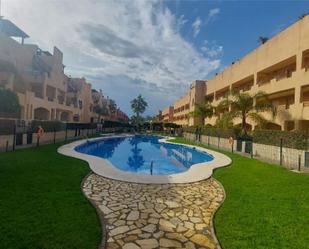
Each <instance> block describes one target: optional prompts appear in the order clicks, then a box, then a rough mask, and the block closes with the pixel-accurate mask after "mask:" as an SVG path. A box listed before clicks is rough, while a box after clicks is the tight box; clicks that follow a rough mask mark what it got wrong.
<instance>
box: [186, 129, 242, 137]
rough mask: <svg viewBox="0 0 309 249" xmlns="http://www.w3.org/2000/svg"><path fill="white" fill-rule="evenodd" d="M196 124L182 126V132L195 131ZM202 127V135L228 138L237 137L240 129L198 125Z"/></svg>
mask: <svg viewBox="0 0 309 249" xmlns="http://www.w3.org/2000/svg"><path fill="white" fill-rule="evenodd" d="M196 128H197V126H190V127H186V128H184V132H188V133H195V132H196ZM199 128H201V129H202V135H206V136H213V137H222V138H229V137H234V138H237V137H238V136H239V134H240V129H237V128H231V129H222V128H215V127H209V126H205V127H199Z"/></svg>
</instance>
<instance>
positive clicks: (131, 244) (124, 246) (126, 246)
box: [122, 243, 141, 249]
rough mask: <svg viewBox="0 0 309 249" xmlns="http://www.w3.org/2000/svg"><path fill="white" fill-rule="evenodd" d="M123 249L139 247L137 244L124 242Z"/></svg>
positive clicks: (137, 248) (138, 248)
mask: <svg viewBox="0 0 309 249" xmlns="http://www.w3.org/2000/svg"><path fill="white" fill-rule="evenodd" d="M122 248H123V249H141V248H140V247H139V246H137V245H136V244H134V243H127V244H124V245H123V247H122Z"/></svg>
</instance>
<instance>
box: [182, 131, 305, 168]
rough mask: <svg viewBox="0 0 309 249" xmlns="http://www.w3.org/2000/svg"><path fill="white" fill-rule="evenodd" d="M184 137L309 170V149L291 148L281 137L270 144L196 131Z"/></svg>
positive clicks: (260, 158)
mask: <svg viewBox="0 0 309 249" xmlns="http://www.w3.org/2000/svg"><path fill="white" fill-rule="evenodd" d="M184 137H185V138H186V139H189V140H191V141H195V142H197V143H201V144H203V145H207V146H209V147H213V148H216V149H223V150H226V151H230V152H232V153H239V154H242V155H244V156H248V157H251V158H255V159H258V160H261V161H265V162H271V163H275V164H279V165H282V166H284V167H286V168H288V169H294V170H298V171H309V151H308V150H306V149H297V148H291V146H288V145H287V143H285V140H284V139H280V144H279V145H268V144H261V143H256V142H254V141H252V139H240V138H238V139H235V140H234V139H233V140H230V139H229V138H222V137H214V136H208V135H199V134H194V133H184Z"/></svg>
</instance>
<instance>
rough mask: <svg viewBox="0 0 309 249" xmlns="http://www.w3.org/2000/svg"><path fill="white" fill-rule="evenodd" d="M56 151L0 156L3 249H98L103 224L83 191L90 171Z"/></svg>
mask: <svg viewBox="0 0 309 249" xmlns="http://www.w3.org/2000/svg"><path fill="white" fill-rule="evenodd" d="M58 146H59V144H58V145H46V146H41V147H40V148H31V149H24V150H19V151H16V152H11V153H4V154H0V248H3V249H11V248H18V249H46V248H48V249H51V248H52V249H57V248H59V249H66V248H76V249H90V248H96V247H97V246H98V244H99V242H100V239H101V228H100V223H99V219H98V217H97V215H96V212H95V209H94V208H93V207H92V206H91V204H90V203H89V202H88V201H87V199H86V198H85V197H84V196H83V194H82V192H81V189H80V184H81V181H82V179H83V178H84V176H86V174H87V173H88V172H89V168H88V166H87V164H86V163H84V162H82V161H80V160H77V159H73V158H68V157H64V156H61V155H59V154H57V152H56V149H57V147H58Z"/></svg>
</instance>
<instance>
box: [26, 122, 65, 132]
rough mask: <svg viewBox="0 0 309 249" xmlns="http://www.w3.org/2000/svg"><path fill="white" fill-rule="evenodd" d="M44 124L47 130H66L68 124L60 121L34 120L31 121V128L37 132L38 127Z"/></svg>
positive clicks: (43, 126)
mask: <svg viewBox="0 0 309 249" xmlns="http://www.w3.org/2000/svg"><path fill="white" fill-rule="evenodd" d="M39 126H42V128H43V129H44V131H45V132H52V131H54V130H55V131H63V130H65V127H66V124H65V123H62V122H60V121H39V120H33V121H32V122H31V130H32V131H33V132H36V131H37V129H38V127H39Z"/></svg>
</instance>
